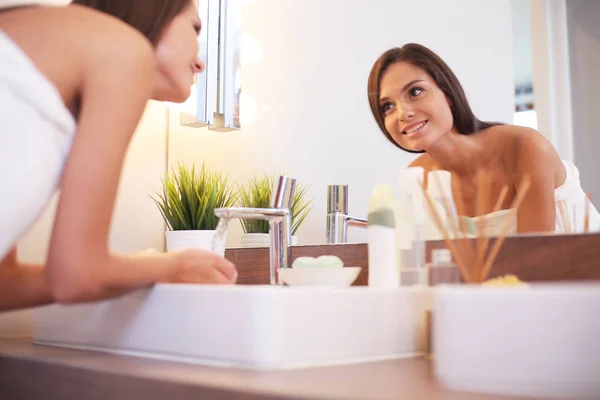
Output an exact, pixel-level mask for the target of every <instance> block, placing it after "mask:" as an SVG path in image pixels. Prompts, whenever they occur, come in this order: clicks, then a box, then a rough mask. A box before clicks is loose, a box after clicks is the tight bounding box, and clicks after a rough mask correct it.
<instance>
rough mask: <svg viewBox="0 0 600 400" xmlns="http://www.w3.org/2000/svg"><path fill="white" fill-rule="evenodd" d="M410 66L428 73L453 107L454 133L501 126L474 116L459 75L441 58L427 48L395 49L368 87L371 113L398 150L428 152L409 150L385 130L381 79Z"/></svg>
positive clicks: (375, 70) (382, 59) (380, 64)
mask: <svg viewBox="0 0 600 400" xmlns="http://www.w3.org/2000/svg"><path fill="white" fill-rule="evenodd" d="M401 61H404V62H407V63H410V64H412V65H414V66H415V67H417V68H421V69H422V70H423V71H425V72H426V73H427V74H428V75H429V76H430V77H431V78H432V79H433V80H434V81H435V83H436V85H437V86H438V87H439V88H440V89H441V90H442V92H444V94H445V95H446V98H447V99H448V100H449V102H450V104H451V111H452V119H453V121H454V129H455V130H456V131H457V132H458V133H460V134H463V135H470V134H472V133H475V132H477V131H480V130H482V129H485V128H489V127H491V126H494V125H499V123H497V122H484V121H481V120H479V119H478V118H477V117H475V115H474V114H473V111H472V110H471V106H470V105H469V102H468V101H467V96H466V95H465V91H464V90H463V88H462V86H461V84H460V82H459V81H458V79H457V78H456V75H454V73H453V72H452V70H451V69H450V67H448V65H447V64H446V63H445V62H444V60H442V59H441V58H440V57H439V56H438V55H437V54H435V53H434V52H433V51H431V50H429V49H428V48H427V47H425V46H421V45H420V44H416V43H408V44H406V45H404V46H402V47H400V48H399V47H395V48H393V49H390V50H388V51H386V52H385V53H383V54H382V55H381V56H380V57H379V58H378V59H377V61H376V62H375V64H374V65H373V68H371V73H370V74H369V81H368V84H367V90H368V96H369V105H370V106H371V112H372V113H373V116H374V117H375V121H377V125H379V129H381V131H382V132H383V134H384V135H385V136H386V137H387V138H388V140H389V141H390V142H392V143H393V144H394V145H396V146H397V147H399V148H401V149H402V150H405V151H408V152H410V153H424V152H425V151H414V150H409V149H405V148H404V147H402V146H400V145H399V144H398V143H396V141H395V140H394V139H393V138H392V135H390V133H389V132H388V131H387V129H386V128H385V123H384V118H383V113H382V112H381V107H380V105H379V97H380V93H381V88H380V84H381V77H382V76H383V74H384V73H385V72H386V71H387V69H388V67H389V66H390V65H392V64H394V63H397V62H401Z"/></svg>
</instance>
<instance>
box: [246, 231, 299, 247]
mask: <svg viewBox="0 0 600 400" xmlns="http://www.w3.org/2000/svg"><path fill="white" fill-rule="evenodd" d="M269 243H270V239H269V234H268V233H244V234H242V244H241V246H242V247H245V248H248V247H269ZM297 245H298V236H292V246H297Z"/></svg>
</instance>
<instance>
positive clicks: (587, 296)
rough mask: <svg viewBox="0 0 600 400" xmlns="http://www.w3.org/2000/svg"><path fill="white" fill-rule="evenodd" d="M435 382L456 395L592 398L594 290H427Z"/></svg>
mask: <svg viewBox="0 0 600 400" xmlns="http://www.w3.org/2000/svg"><path fill="white" fill-rule="evenodd" d="M435 292H436V293H435V306H434V311H433V357H434V360H435V373H436V376H437V378H438V379H439V380H440V381H441V382H442V383H443V384H445V385H446V386H448V387H450V388H452V389H455V390H461V391H476V392H484V393H495V394H504V395H514V396H520V397H521V396H525V397H534V398H544V399H550V398H562V399H600V345H599V344H598V340H599V339H598V338H600V319H599V318H598V309H599V306H600V284H598V283H556V284H532V285H530V286H529V287H520V286H502V287H495V286H492V287H485V286H484V287H481V286H475V285H440V286H437V287H436V289H435Z"/></svg>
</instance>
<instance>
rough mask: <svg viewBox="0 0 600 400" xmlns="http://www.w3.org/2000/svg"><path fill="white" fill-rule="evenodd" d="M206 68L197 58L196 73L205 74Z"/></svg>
mask: <svg viewBox="0 0 600 400" xmlns="http://www.w3.org/2000/svg"><path fill="white" fill-rule="evenodd" d="M204 68H205V65H204V63H203V62H202V61H201V60H200V59H199V58H196V62H195V63H194V72H196V73H198V74H199V73H201V72H204Z"/></svg>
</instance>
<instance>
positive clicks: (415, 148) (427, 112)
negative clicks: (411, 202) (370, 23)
mask: <svg viewBox="0 0 600 400" xmlns="http://www.w3.org/2000/svg"><path fill="white" fill-rule="evenodd" d="M368 96H369V104H370V107H371V112H372V113H373V116H374V117H375V120H376V121H377V124H378V125H379V128H380V129H381V131H382V132H383V133H384V135H385V136H386V137H387V138H388V139H389V140H390V141H391V142H392V143H393V144H394V145H396V146H397V147H399V148H400V149H402V150H405V151H408V152H411V153H423V154H422V155H420V156H419V157H417V158H416V159H415V160H414V161H413V162H412V163H411V164H410V166H418V167H423V168H424V169H425V171H426V172H427V171H430V170H432V169H445V170H448V171H450V172H451V173H452V176H453V180H454V182H453V183H455V185H453V186H454V187H455V188H460V193H456V192H455V193H454V196H455V197H456V196H461V197H462V198H463V200H464V204H465V211H466V214H467V216H468V217H476V220H478V221H483V222H484V223H483V225H484V232H485V233H486V234H498V233H500V229H501V227H502V225H503V220H504V217H506V216H507V214H508V212H509V211H510V210H509V208H510V204H511V203H512V201H513V199H514V198H515V196H516V188H517V187H518V186H519V183H520V182H521V179H522V178H523V177H524V176H529V177H530V179H531V187H530V189H529V191H528V192H527V195H526V196H525V199H524V201H523V202H522V204H521V206H520V207H519V208H518V210H517V218H516V221H511V222H512V226H511V227H510V229H509V233H514V232H518V233H527V232H555V231H559V232H564V231H569V230H572V231H575V230H582V227H583V225H584V220H585V216H584V213H585V212H586V211H585V210H586V209H587V207H588V206H589V224H590V229H593V230H596V229H598V228H600V215H599V214H598V212H597V211H596V209H595V208H594V207H593V206H592V205H591V204H589V203H588V204H587V205H586V202H588V200H587V198H586V196H585V193H584V192H583V190H582V189H581V186H580V183H579V172H578V170H577V168H576V167H575V166H574V165H573V164H572V163H569V162H565V161H562V160H561V159H560V157H559V155H558V154H557V152H556V151H555V149H554V148H553V146H552V144H551V143H550V142H549V141H548V140H547V139H546V138H545V137H544V136H543V135H541V134H540V133H539V132H537V131H535V130H533V129H529V128H525V127H520V126H514V125H507V124H500V123H492V122H484V121H480V120H479V119H477V118H476V117H475V115H474V114H473V112H472V111H471V108H470V106H469V103H468V102H467V98H466V96H465V93H464V91H463V89H462V86H461V85H460V83H459V81H458V79H457V78H456V76H455V75H454V73H453V72H452V71H451V70H450V68H449V67H448V66H447V65H446V63H444V61H443V60H442V59H441V58H440V57H438V56H437V55H436V54H435V53H433V52H432V51H431V50H429V49H427V48H425V47H423V46H421V45H418V44H412V43H411V44H407V45H405V46H403V47H402V48H393V49H390V50H388V51H386V52H385V53H384V54H383V55H381V57H379V59H378V60H377V61H376V62H375V65H374V66H373V68H372V70H371V73H370V75H369V81H368ZM480 170H485V171H486V174H487V179H486V182H485V187H486V188H485V190H487V191H488V193H489V195H490V196H491V199H497V198H498V197H499V195H500V193H501V191H502V188H503V187H504V186H505V185H507V186H508V188H509V192H508V195H507V196H506V198H505V201H504V203H503V204H502V207H501V211H499V212H497V213H490V210H489V209H488V210H484V211H483V212H481V213H479V214H480V215H478V213H477V207H476V192H477V178H476V176H477V173H478V171H480ZM456 183H457V184H456ZM567 214H568V216H566V215H567ZM557 215H558V216H559V218H557ZM561 215H562V216H565V218H564V221H563V220H562V219H561V218H560V216H561Z"/></svg>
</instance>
